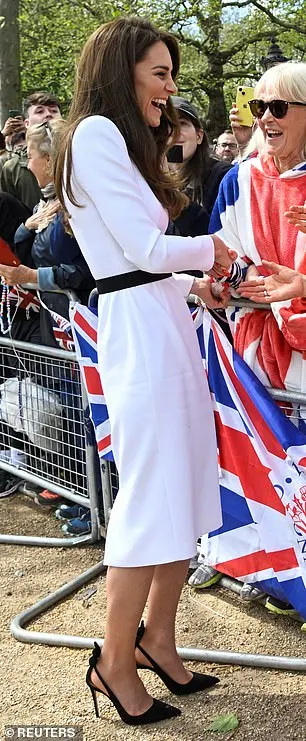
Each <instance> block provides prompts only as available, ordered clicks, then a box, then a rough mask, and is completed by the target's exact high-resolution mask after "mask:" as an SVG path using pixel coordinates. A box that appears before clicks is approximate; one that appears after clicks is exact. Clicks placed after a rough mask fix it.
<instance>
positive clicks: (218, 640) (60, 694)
mask: <svg viewBox="0 0 306 741" xmlns="http://www.w3.org/2000/svg"><path fill="white" fill-rule="evenodd" d="M0 522H1V532H3V533H12V534H13V533H14V534H28V535H29V534H35V535H48V536H50V535H53V536H60V535H62V533H61V530H60V523H59V522H58V521H57V520H55V518H54V515H53V514H51V512H50V510H49V509H47V511H46V509H45V508H44V509H43V510H42V508H39V507H38V506H37V505H35V504H34V503H33V502H32V501H31V500H29V499H28V498H26V497H24V496H23V495H19V494H18V495H16V496H13V497H11V498H8V499H4V500H2V501H1V502H0ZM100 559H101V546H100V545H99V546H97V545H96V546H90V547H88V546H87V547H82V548H81V547H77V548H70V549H65V548H63V547H61V548H36V547H25V546H16V545H1V546H0V569H1V571H0V593H1V605H2V608H1V628H0V630H1V654H0V655H1V662H0V685H1V697H2V700H1V705H2V710H1V726H2V728H1V732H3V735H2V733H1V732H0V738H4V726H8V725H21V724H27V725H32V726H33V725H48V726H50V725H53V726H54V725H60V726H63V725H69V726H72V725H75V726H82V728H83V734H84V739H86V741H88V740H89V739H96V740H97V741H100V740H101V741H102V739H103V741H106V740H107V741H108V740H109V739H110V740H111V741H113V739H118V740H119V741H128V740H129V739H136V740H137V739H142V740H143V741H146V739H147V740H148V741H149V740H151V739H157V740H158V741H213V739H214V740H215V741H216V740H218V739H225V741H228V739H230V738H234V739H235V741H244V740H246V741H247V740H248V739H251V741H257V739H263V738H266V739H268V740H269V741H280V739H281V741H285V740H286V739H288V741H289V739H290V741H291V740H293V739H297V740H298V741H305V739H306V704H305V689H306V678H305V674H302V673H294V672H292V673H290V672H280V671H267V670H264V669H252V668H248V667H239V666H229V665H213V664H207V665H202V666H201V665H200V664H190V665H189V666H190V668H193V669H198V670H199V671H206V672H208V673H215V674H217V675H218V676H219V677H220V680H221V681H220V684H219V685H218V686H217V687H216V688H215V689H213V690H212V691H210V692H209V693H206V694H205V693H198V694H196V695H191V696H189V697H187V698H183V697H182V698H177V697H175V698H174V697H173V696H171V695H170V693H169V692H168V690H167V689H166V688H165V687H164V685H163V684H162V683H161V682H160V680H159V679H158V678H157V677H156V676H155V675H153V674H150V675H149V674H148V673H146V674H144V675H143V678H144V679H145V683H146V686H147V687H148V689H149V691H150V692H152V694H154V696H155V697H157V698H159V699H164V700H165V701H167V702H172V703H173V704H174V705H177V706H178V707H180V708H181V709H182V716H181V717H180V718H177V719H174V720H172V721H167V722H164V723H163V724H158V725H156V726H147V727H145V728H141V729H137V728H129V727H127V726H124V725H123V724H122V722H121V721H120V719H119V718H118V716H117V715H116V713H115V711H114V710H113V709H111V707H110V705H109V703H108V702H107V701H106V700H105V701H104V700H103V699H102V696H100V697H101V700H100V711H101V718H100V719H99V720H98V719H96V718H95V716H94V712H93V705H92V700H91V697H90V693H89V691H88V689H87V688H86V686H85V683H84V680H85V671H86V665H87V662H88V656H89V653H90V652H89V651H87V650H84V649H78V650H76V649H69V648H65V647H64V648H61V647H59V648H58V647H51V646H43V645H35V644H32V645H31V644H28V643H21V642H17V641H16V640H15V639H14V638H13V637H12V636H11V635H10V622H11V620H12V619H13V618H14V617H15V616H16V615H17V614H18V613H20V612H21V611H23V610H24V609H25V608H27V607H29V606H31V605H33V604H34V603H35V602H37V601H38V600H39V599H41V598H43V597H45V596H46V595H47V594H49V593H50V592H53V591H54V590H55V589H57V588H58V587H60V586H61V585H63V584H64V583H66V582H68V581H70V580H71V579H72V578H74V577H75V576H77V575H78V574H80V573H81V572H83V571H85V570H86V569H87V568H89V567H90V566H93V565H94V564H96V563H97V562H98V561H99V560H100ZM89 587H95V588H96V591H95V592H94V594H92V596H89V592H88V590H89ZM104 617H105V577H104V576H102V577H100V578H99V579H97V580H95V581H93V582H91V584H90V585H88V586H85V587H83V588H82V589H81V590H80V591H79V592H78V593H75V594H74V595H72V596H71V597H70V598H69V599H67V600H66V601H65V602H62V603H60V604H59V605H58V606H56V607H55V608H53V609H52V610H50V611H49V612H47V613H45V614H44V615H42V616H40V617H39V618H38V619H36V620H35V621H33V622H32V623H31V624H30V626H29V628H28V629H29V630H35V631H40V632H41V631H44V632H55V633H66V634H73V635H79V636H88V637H93V636H97V635H98V636H103V628H104ZM177 644H178V645H179V646H192V647H195V646H196V647H199V648H207V649H223V650H235V651H243V652H245V651H246V652H249V653H264V654H277V655H286V656H296V657H304V656H305V646H306V633H302V632H301V630H300V624H299V623H296V622H294V621H292V620H289V619H288V618H287V619H286V618H279V617H278V618H275V617H273V616H271V615H270V614H269V613H268V612H267V610H265V609H264V607H263V606H262V605H259V604H257V605H254V604H253V606H251V607H245V606H244V605H242V604H241V603H240V601H239V598H238V597H237V596H236V595H235V594H233V593H231V592H228V591H225V590H222V589H220V588H215V589H212V590H210V591H206V590H202V591H201V592H196V593H195V592H194V591H192V590H190V588H189V587H188V586H187V585H186V586H185V588H184V591H183V595H182V599H181V603H180V608H179V614H178V623H177ZM225 713H235V714H236V715H237V716H238V718H239V721H240V724H239V727H238V729H237V730H236V731H234V732H233V731H231V732H228V733H215V732H212V731H207V730H206V729H207V727H208V726H209V725H210V723H211V722H212V720H214V719H215V718H216V717H217V716H218V715H221V714H225Z"/></svg>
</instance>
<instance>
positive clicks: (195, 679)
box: [135, 620, 220, 695]
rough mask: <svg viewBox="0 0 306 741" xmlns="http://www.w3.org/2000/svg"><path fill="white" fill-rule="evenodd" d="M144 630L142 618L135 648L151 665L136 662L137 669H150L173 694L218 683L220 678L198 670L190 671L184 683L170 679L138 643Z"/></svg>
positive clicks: (188, 691) (199, 690)
mask: <svg viewBox="0 0 306 741" xmlns="http://www.w3.org/2000/svg"><path fill="white" fill-rule="evenodd" d="M144 632H145V626H144V622H143V620H142V621H141V623H140V626H139V628H138V630H137V635H136V644H135V645H136V648H138V650H139V651H141V653H142V654H143V655H144V656H145V657H146V659H148V661H150V663H151V666H147V664H139V663H138V662H137V669H150V670H151V671H153V672H155V673H156V674H157V675H158V676H159V678H160V679H161V680H162V682H164V684H165V685H166V687H168V690H170V692H172V693H173V694H174V695H191V694H192V693H193V692H201V690H207V689H208V688H209V687H212V686H213V685H214V684H218V682H220V680H219V679H218V677H214V676H212V675H211V674H200V672H192V677H191V679H190V681H189V682H187V683H186V684H180V682H175V680H174V679H171V677H169V674H167V672H165V671H164V669H162V668H161V666H159V664H157V663H156V661H155V660H154V659H152V657H151V656H150V654H148V653H147V651H146V650H145V649H144V648H142V646H141V645H140V641H141V639H142V637H143V635H144Z"/></svg>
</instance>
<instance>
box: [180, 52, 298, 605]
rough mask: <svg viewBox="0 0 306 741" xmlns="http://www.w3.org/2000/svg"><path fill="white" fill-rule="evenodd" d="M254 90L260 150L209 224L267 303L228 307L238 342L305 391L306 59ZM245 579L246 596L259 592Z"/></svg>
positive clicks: (271, 373)
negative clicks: (305, 219)
mask: <svg viewBox="0 0 306 741" xmlns="http://www.w3.org/2000/svg"><path fill="white" fill-rule="evenodd" d="M255 96H256V97H255V98H254V100H252V101H251V102H250V104H249V105H250V108H251V111H252V114H253V116H254V120H255V122H256V123H257V137H258V135H259V139H258V138H257V140H256V144H257V148H258V152H259V153H258V155H257V157H251V158H249V159H246V160H245V161H243V162H242V163H240V164H239V165H236V166H235V167H233V168H232V169H231V170H230V171H229V173H228V174H227V175H226V176H225V178H224V179H223V181H222V183H221V186H220V190H219V195H218V199H217V203H216V205H215V208H214V210H213V213H212V217H211V222H210V230H211V231H212V232H216V233H217V234H218V236H220V237H221V238H222V239H223V241H224V242H225V243H226V244H227V245H228V246H230V247H231V248H233V249H235V250H236V251H237V253H238V255H239V258H238V261H237V262H236V263H235V264H234V266H233V268H232V275H233V276H235V283H234V280H233V278H232V277H230V279H229V281H230V283H231V284H232V286H234V287H235V289H236V291H237V292H238V295H240V296H244V297H246V298H249V299H253V300H255V301H257V302H260V303H263V304H268V305H269V307H268V306H267V309H268V308H269V310H267V311H266V310H264V309H263V310H261V311H258V310H256V309H252V307H240V308H239V309H237V308H236V310H235V312H232V313H231V317H230V318H231V320H233V322H232V331H233V335H234V345H235V348H236V350H237V351H238V352H239V354H240V355H242V356H243V357H244V359H245V361H246V362H247V363H248V365H249V366H250V367H251V368H252V369H253V371H254V372H255V373H256V374H257V375H258V377H259V378H260V380H261V381H262V382H263V384H264V385H265V386H267V387H269V386H272V387H276V388H283V389H288V390H290V391H298V392H301V391H302V392H305V391H306V373H305V350H306V313H305V298H303V295H304V296H305V286H306V284H305V279H306V250H305V240H306V237H305V234H304V233H303V232H304V231H305V230H304V229H303V223H302V222H303V214H304V208H303V206H304V203H305V201H306V161H305V160H306V64H305V63H285V64H279V65H277V66H275V67H273V68H271V69H269V70H268V71H267V72H265V74H264V75H263V76H262V78H261V79H260V80H259V82H258V83H257V86H256V88H255ZM260 135H261V136H260ZM234 268H235V269H234ZM239 271H241V272H240V276H239ZM304 276H305V277H304ZM239 281H240V285H239V286H238V282H239ZM236 295H237V293H236ZM288 299H292V301H290V300H289V301H288ZM270 308H271V309H272V311H271V310H270ZM300 416H301V417H302V418H303V417H304V416H305V408H304V410H303V409H300ZM233 537H235V536H233ZM205 553H206V559H205V564H204V568H205V573H204V576H203V577H202V576H201V580H202V583H201V584H199V582H198V581H194V582H193V583H194V584H195V586H203V579H204V586H207V585H208V584H209V583H214V582H215V581H217V580H218V578H221V575H219V574H218V572H216V571H215V569H214V568H212V567H213V566H214V563H213V562H212V560H211V558H210V548H209V542H208V546H207V549H206V551H205ZM199 578H200V576H199ZM209 580H210V581H209ZM244 586H245V587H246V589H247V590H249V591H246V593H245V594H246V595H247V599H253V598H255V597H258V596H260V592H259V590H257V589H255V591H254V588H252V587H250V586H249V585H248V584H245V585H244ZM252 592H254V594H252ZM279 597H280V599H276V594H274V596H273V597H269V598H268V600H267V602H266V607H268V609H269V610H271V611H272V612H282V610H283V609H285V610H287V612H288V609H289V608H290V606H289V608H288V605H284V604H283V603H282V602H281V601H280V600H281V599H282V596H281V595H279ZM289 613H290V609H289ZM286 614H287V613H286Z"/></svg>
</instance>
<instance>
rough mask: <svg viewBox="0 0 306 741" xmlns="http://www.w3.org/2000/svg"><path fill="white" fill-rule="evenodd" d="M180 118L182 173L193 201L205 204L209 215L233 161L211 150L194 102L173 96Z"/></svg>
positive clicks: (179, 138)
mask: <svg viewBox="0 0 306 741" xmlns="http://www.w3.org/2000/svg"><path fill="white" fill-rule="evenodd" d="M171 100H172V103H173V105H174V107H175V108H176V110H177V112H178V115H179V119H180V132H179V136H178V137H177V139H176V142H175V144H180V145H181V146H182V147H183V164H182V172H181V174H182V177H183V179H184V181H185V182H186V183H187V186H186V192H187V194H188V196H189V197H190V199H191V200H192V201H195V202H196V203H199V204H200V205H201V206H204V207H205V209H206V211H207V213H208V215H209V216H210V214H211V212H212V209H213V206H214V204H215V200H216V198H217V195H218V190H219V185H220V182H221V180H222V178H223V177H224V175H225V174H226V173H227V172H228V170H229V169H230V167H231V165H230V163H228V162H225V161H221V160H219V159H218V158H217V157H215V156H214V155H211V153H210V146H209V141H208V137H207V134H206V133H205V131H204V128H203V123H202V121H201V118H200V115H199V113H198V111H197V109H196V108H195V106H194V105H193V104H192V103H190V102H189V101H188V100H186V99H185V98H181V97H179V96H172V98H171Z"/></svg>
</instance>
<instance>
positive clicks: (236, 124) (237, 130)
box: [229, 103, 253, 149]
mask: <svg viewBox="0 0 306 741" xmlns="http://www.w3.org/2000/svg"><path fill="white" fill-rule="evenodd" d="M229 120H230V124H231V127H232V131H233V134H234V137H235V139H236V142H237V144H238V147H239V149H244V148H245V147H246V146H247V144H248V143H249V141H250V139H251V136H252V133H253V127H252V126H242V125H241V118H240V117H239V113H238V108H237V106H236V103H233V104H232V107H231V110H230V112H229Z"/></svg>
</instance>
